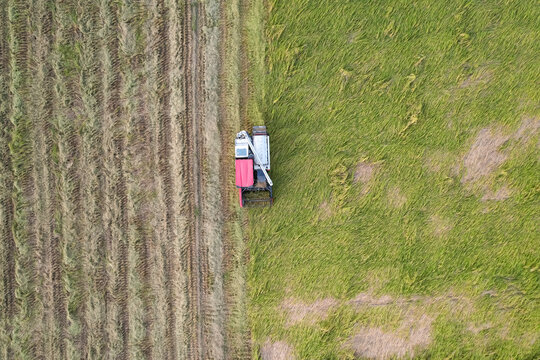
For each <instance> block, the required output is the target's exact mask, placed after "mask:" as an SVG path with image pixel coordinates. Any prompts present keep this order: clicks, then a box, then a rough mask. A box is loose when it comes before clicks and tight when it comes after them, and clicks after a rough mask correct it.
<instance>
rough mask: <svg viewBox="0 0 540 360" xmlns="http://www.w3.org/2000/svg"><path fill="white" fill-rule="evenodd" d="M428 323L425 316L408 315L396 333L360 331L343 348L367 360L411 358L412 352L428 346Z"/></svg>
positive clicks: (431, 320)
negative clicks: (367, 359)
mask: <svg viewBox="0 0 540 360" xmlns="http://www.w3.org/2000/svg"><path fill="white" fill-rule="evenodd" d="M432 322H433V319H432V318H431V317H429V316H427V315H420V316H419V317H418V316H415V315H412V314H409V315H407V317H406V318H405V319H404V320H403V321H402V323H401V325H400V326H399V328H398V329H397V330H396V331H384V330H382V329H380V328H376V327H375V328H370V327H362V328H360V329H358V331H357V332H356V334H355V335H354V336H352V337H351V338H349V339H348V340H347V342H346V343H345V344H344V346H345V347H347V348H350V349H352V350H353V351H354V354H355V356H359V357H366V358H369V359H389V358H393V357H394V358H395V357H397V358H403V357H405V356H409V357H413V356H414V353H415V351H417V350H419V349H423V348H426V347H427V346H428V345H429V344H430V343H431V332H432V329H431V323H432Z"/></svg>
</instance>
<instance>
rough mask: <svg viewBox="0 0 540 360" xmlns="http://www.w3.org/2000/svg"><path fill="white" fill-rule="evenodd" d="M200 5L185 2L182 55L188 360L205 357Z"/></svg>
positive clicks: (187, 0)
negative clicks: (187, 203) (187, 199)
mask: <svg viewBox="0 0 540 360" xmlns="http://www.w3.org/2000/svg"><path fill="white" fill-rule="evenodd" d="M199 13H200V4H199V3H198V2H192V1H189V0H186V22H185V26H184V34H185V35H184V47H185V50H184V54H186V56H185V69H186V78H185V81H186V85H185V89H186V113H187V127H186V132H185V136H186V138H185V142H186V150H187V154H186V155H187V156H186V163H187V168H188V169H187V175H188V176H189V177H190V181H189V184H190V189H189V194H190V197H191V199H190V204H191V205H190V207H189V215H190V223H191V224H192V226H191V227H190V231H189V233H190V236H189V238H190V239H189V249H188V252H189V257H188V275H189V277H190V280H189V287H188V294H189V313H190V314H189V315H190V321H189V323H190V326H189V328H188V329H187V332H188V334H189V356H190V358H192V359H204V358H206V353H205V349H204V334H203V327H204V323H205V322H206V317H205V314H204V303H205V295H206V293H205V287H204V277H205V273H204V265H203V264H201V263H204V257H203V251H204V250H203V249H202V244H201V242H202V239H203V234H202V231H201V230H202V229H201V216H202V215H203V214H202V213H201V208H202V206H201V205H202V196H201V191H202V179H201V172H200V171H201V156H202V151H203V148H202V144H201V138H200V134H201V131H200V126H201V120H200V113H199V111H200V106H201V105H200V104H199V90H200V89H199V86H200V78H199V70H200V68H199V56H200V51H199V33H200V28H199V26H200V23H199V18H198V17H199Z"/></svg>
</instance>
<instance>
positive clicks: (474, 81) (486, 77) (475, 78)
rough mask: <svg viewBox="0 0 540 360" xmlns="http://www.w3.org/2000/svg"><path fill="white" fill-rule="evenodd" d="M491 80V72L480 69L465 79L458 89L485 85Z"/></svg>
mask: <svg viewBox="0 0 540 360" xmlns="http://www.w3.org/2000/svg"><path fill="white" fill-rule="evenodd" d="M492 79H493V71H491V70H487V69H481V70H480V71H479V72H478V73H476V74H473V75H470V76H469V77H467V78H466V79H465V80H464V81H463V82H462V83H461V84H460V85H459V88H460V89H466V88H470V87H475V86H478V85H482V84H487V83H488V82H490V81H491V80H492Z"/></svg>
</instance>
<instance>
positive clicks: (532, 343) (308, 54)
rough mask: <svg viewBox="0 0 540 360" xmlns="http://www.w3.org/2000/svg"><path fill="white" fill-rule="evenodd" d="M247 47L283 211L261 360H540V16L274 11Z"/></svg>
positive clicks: (263, 226) (465, 5) (251, 282)
mask: <svg viewBox="0 0 540 360" xmlns="http://www.w3.org/2000/svg"><path fill="white" fill-rule="evenodd" d="M253 11H254V12H256V13H257V12H258V15H259V18H260V19H263V21H260V22H259V24H258V25H257V23H254V24H252V25H251V31H250V32H249V33H248V34H247V35H246V36H245V39H244V43H245V44H247V45H248V47H249V49H251V50H250V51H248V52H247V56H248V57H250V56H251V61H250V62H249V69H248V73H249V75H250V76H249V79H251V81H252V83H251V84H250V86H251V91H250V92H249V94H250V95H249V98H248V101H247V105H246V112H247V114H248V115H249V117H250V118H251V119H254V120H253V121H254V122H257V121H262V120H264V122H265V123H266V126H267V127H268V129H269V132H270V135H271V151H272V164H273V167H272V172H271V176H272V178H273V181H274V183H275V194H276V201H275V205H274V207H272V208H270V209H264V210H260V209H256V210H250V211H249V212H248V218H249V224H250V226H249V231H248V234H247V235H248V238H249V244H248V247H249V263H248V269H247V286H248V290H247V291H248V317H249V324H250V328H251V336H252V340H253V350H252V351H253V353H252V354H253V357H255V358H262V359H294V358H296V359H353V358H379V359H383V358H402V357H405V358H408V357H415V358H431V359H469V358H490V359H510V358H512V359H538V358H540V231H539V230H540V229H539V224H540V176H539V174H540V156H539V153H540V152H539V150H540V143H539V141H540V138H539V134H540V86H539V84H540V57H539V56H538V54H540V33H539V31H538V29H539V26H540V7H539V6H538V4H537V3H536V2H535V1H496V0H486V1H464V0H457V1H451V2H443V1H423V0H419V1H346V0H339V1H319V0H287V1H285V0H272V1H268V2H267V3H266V4H264V5H262V4H260V6H256V7H254V10H253Z"/></svg>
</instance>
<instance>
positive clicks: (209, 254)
mask: <svg viewBox="0 0 540 360" xmlns="http://www.w3.org/2000/svg"><path fill="white" fill-rule="evenodd" d="M201 13H202V16H201V20H200V21H201V24H204V32H203V34H202V35H203V41H201V43H202V45H201V50H200V51H201V57H202V61H201V74H202V75H201V77H200V81H201V88H202V89H204V90H203V91H202V92H201V96H202V97H203V101H204V103H203V106H202V117H201V118H202V121H203V125H202V127H201V137H202V138H203V139H204V141H203V143H202V145H203V153H204V159H203V167H202V168H201V172H202V176H203V179H204V182H203V191H202V193H203V204H202V209H201V213H202V214H203V216H202V229H203V230H202V232H203V234H204V244H205V249H204V254H205V255H206V259H205V262H204V263H203V264H204V265H205V266H206V279H205V286H206V289H205V290H206V292H207V293H206V294H207V295H206V298H207V301H206V307H205V314H206V318H207V323H206V324H205V326H206V329H205V336H206V340H205V344H206V353H207V356H208V357H209V358H212V359H223V358H225V349H224V346H225V344H224V333H225V329H224V328H225V311H224V290H223V245H224V244H223V229H224V222H223V219H224V211H223V193H222V192H221V188H222V181H223V177H222V176H223V173H222V172H221V169H222V166H221V165H222V164H223V163H227V162H228V161H223V157H222V153H221V144H222V141H223V140H224V139H223V135H224V134H223V130H224V129H223V126H220V122H221V116H220V113H219V102H220V101H219V74H220V60H221V58H220V52H219V44H220V41H221V36H220V27H219V20H220V16H221V11H220V2H219V1H216V0H208V1H206V2H205V3H204V7H203V8H202V10H201ZM225 141H226V140H225ZM227 160H228V159H227Z"/></svg>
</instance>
